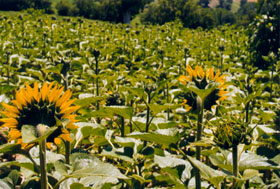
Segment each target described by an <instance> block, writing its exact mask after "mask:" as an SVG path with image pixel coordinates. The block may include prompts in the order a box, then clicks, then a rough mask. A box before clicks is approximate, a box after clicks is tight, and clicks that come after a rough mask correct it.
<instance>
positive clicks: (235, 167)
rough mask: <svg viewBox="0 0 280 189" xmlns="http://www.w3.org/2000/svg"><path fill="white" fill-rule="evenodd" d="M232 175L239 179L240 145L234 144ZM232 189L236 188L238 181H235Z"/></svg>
mask: <svg viewBox="0 0 280 189" xmlns="http://www.w3.org/2000/svg"><path fill="white" fill-rule="evenodd" d="M232 164H233V169H232V174H233V175H234V176H235V177H237V176H238V145H237V144H233V146H232ZM232 188H236V179H234V180H233V183H232Z"/></svg>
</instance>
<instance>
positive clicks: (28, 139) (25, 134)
mask: <svg viewBox="0 0 280 189" xmlns="http://www.w3.org/2000/svg"><path fill="white" fill-rule="evenodd" d="M21 133H22V142H23V143H28V144H30V143H32V142H33V141H34V140H37V131H36V128H35V127H34V126H33V125H23V126H22V128H21Z"/></svg>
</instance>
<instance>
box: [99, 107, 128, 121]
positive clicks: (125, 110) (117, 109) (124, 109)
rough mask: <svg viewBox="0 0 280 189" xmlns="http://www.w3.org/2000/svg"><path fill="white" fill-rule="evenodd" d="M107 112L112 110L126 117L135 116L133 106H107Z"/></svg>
mask: <svg viewBox="0 0 280 189" xmlns="http://www.w3.org/2000/svg"><path fill="white" fill-rule="evenodd" d="M104 109H105V111H106V112H108V111H109V112H111V114H113V115H119V116H122V117H124V118H125V119H131V118H132V116H133V108H132V107H129V106H106V107H104Z"/></svg>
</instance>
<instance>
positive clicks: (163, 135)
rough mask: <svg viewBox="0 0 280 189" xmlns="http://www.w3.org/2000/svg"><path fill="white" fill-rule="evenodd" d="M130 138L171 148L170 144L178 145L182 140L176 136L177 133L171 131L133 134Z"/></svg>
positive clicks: (160, 130) (159, 130)
mask: <svg viewBox="0 0 280 189" xmlns="http://www.w3.org/2000/svg"><path fill="white" fill-rule="evenodd" d="M128 136H129V137H132V138H138V139H141V140H146V141H150V142H155V143H157V144H162V145H166V146H169V145H170V144H176V143H177V142H178V141H179V140H180V137H179V136H178V135H177V134H176V132H174V130H173V131H172V130H170V129H158V130H156V131H155V132H151V133H141V132H133V133H130V134H128Z"/></svg>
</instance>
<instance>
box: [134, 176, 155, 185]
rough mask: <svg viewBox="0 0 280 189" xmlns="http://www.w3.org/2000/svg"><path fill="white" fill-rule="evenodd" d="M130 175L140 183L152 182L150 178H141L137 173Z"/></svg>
mask: <svg viewBox="0 0 280 189" xmlns="http://www.w3.org/2000/svg"><path fill="white" fill-rule="evenodd" d="M132 177H133V178H134V179H136V180H138V181H139V182H140V183H141V184H145V183H149V182H152V180H146V179H145V178H143V177H141V176H139V175H136V174H133V175H132Z"/></svg>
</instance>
